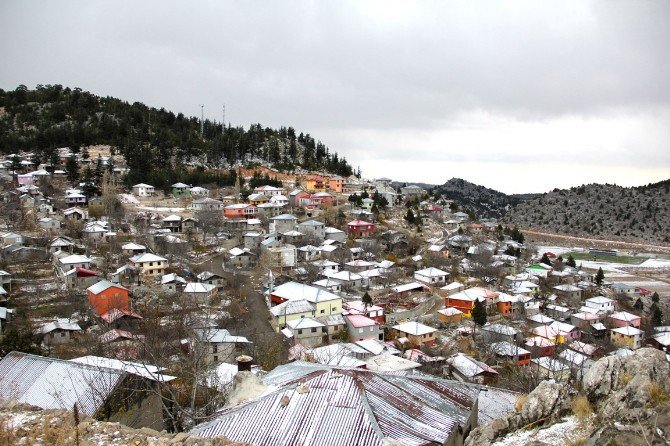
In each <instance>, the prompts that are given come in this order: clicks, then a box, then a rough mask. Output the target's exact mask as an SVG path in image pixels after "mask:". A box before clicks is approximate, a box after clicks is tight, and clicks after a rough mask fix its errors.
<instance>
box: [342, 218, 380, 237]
mask: <svg viewBox="0 0 670 446" xmlns="http://www.w3.org/2000/svg"><path fill="white" fill-rule="evenodd" d="M347 229H348V232H349V237H351V238H366V237H371V236H372V235H373V234H374V232H375V225H374V223H370V222H367V221H364V220H353V221H350V222H349V223H347Z"/></svg>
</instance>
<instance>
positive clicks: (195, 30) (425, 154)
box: [0, 0, 670, 192]
mask: <svg viewBox="0 0 670 446" xmlns="http://www.w3.org/2000/svg"><path fill="white" fill-rule="evenodd" d="M669 19H670V2H668V1H665V0H659V1H651V2H648V1H632V0H631V1H625V2H624V1H615V0H605V1H595V2H594V1H584V0H579V1H574V2H570V1H559V2H557V1H546V2H540V1H528V2H522V1H510V2H502V1H491V2H485V1H475V2H473V1H463V2H456V1H452V2H444V1H435V2H410V1H398V2H396V1H389V0H384V1H380V2H366V1H361V0H357V1H351V2H344V1H337V2H331V1H313V2H308V1H282V2H276V1H270V0H267V1H263V2H253V1H239V2H222V1H202V2H191V1H188V2H187V1H182V2H172V1H166V0H159V1H153V2H152V1H141V2H138V1H118V0H115V1H107V2H102V1H91V0H86V1H80V2H74V1H63V0H60V1H57V2H43V1H39V2H37V1H36V2H33V1H26V0H17V1H9V0H3V1H1V2H0V41H1V42H2V43H0V88H4V89H13V88H16V86H17V85H19V84H25V85H27V86H28V87H30V88H34V87H35V85H37V84H54V83H59V84H63V85H64V86H70V87H80V88H82V89H84V90H89V91H91V92H93V93H96V94H100V95H112V96H116V97H119V98H122V99H125V100H128V101H130V102H133V101H142V102H144V103H146V104H148V105H152V106H157V107H161V106H164V107H166V108H168V109H171V110H173V111H175V112H184V113H185V114H189V115H199V113H200V107H199V106H198V104H205V114H206V115H207V117H209V118H212V119H216V120H219V121H220V120H221V105H222V104H223V103H225V104H226V118H227V121H230V122H231V123H232V124H233V125H244V126H248V125H249V124H250V123H255V122H260V123H261V124H263V125H267V126H271V127H278V126H281V125H286V126H289V125H290V126H293V127H294V128H295V129H296V130H297V131H303V132H309V133H310V134H312V135H313V136H314V137H315V138H317V139H320V140H322V141H323V142H324V143H325V144H326V145H328V146H329V147H330V148H331V150H334V151H337V152H338V153H340V154H341V155H345V156H346V157H347V159H348V160H349V161H350V162H351V164H352V165H354V166H360V167H361V169H362V171H363V175H364V176H365V177H370V178H374V177H381V176H388V177H392V178H394V179H398V180H406V181H421V182H429V183H434V184H441V183H444V182H445V181H446V180H448V179H449V178H452V177H461V178H464V179H467V180H470V181H473V182H475V183H478V184H483V185H485V186H489V187H493V188H496V189H498V190H501V191H504V192H542V191H548V190H550V189H553V188H554V187H568V186H575V185H579V184H582V183H590V182H609V183H617V184H621V185H639V184H645V183H648V182H652V181H659V180H663V179H668V178H670V26H668V20H669Z"/></svg>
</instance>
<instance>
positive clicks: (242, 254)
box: [225, 248, 257, 268]
mask: <svg viewBox="0 0 670 446" xmlns="http://www.w3.org/2000/svg"><path fill="white" fill-rule="evenodd" d="M256 261H257V256H256V255H255V254H254V253H252V252H251V251H250V250H248V249H246V248H245V249H240V248H232V249H229V250H228V255H227V257H226V260H225V266H226V268H250V267H253V266H254V265H256Z"/></svg>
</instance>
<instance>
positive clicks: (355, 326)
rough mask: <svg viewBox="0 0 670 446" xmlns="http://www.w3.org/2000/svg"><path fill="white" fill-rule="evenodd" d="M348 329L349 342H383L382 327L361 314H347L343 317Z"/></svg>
mask: <svg viewBox="0 0 670 446" xmlns="http://www.w3.org/2000/svg"><path fill="white" fill-rule="evenodd" d="M344 320H345V322H346V323H347V328H348V329H349V339H350V340H351V342H358V341H365V340H368V339H375V340H378V341H383V340H384V332H383V330H382V327H381V326H380V325H379V324H378V323H377V322H376V321H375V320H374V319H370V318H369V317H367V316H363V315H362V314H349V315H347V316H344Z"/></svg>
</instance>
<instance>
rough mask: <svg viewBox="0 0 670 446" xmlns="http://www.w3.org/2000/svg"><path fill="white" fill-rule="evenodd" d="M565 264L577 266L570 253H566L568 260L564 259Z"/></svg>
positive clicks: (572, 266)
mask: <svg viewBox="0 0 670 446" xmlns="http://www.w3.org/2000/svg"><path fill="white" fill-rule="evenodd" d="M565 264H566V265H568V266H569V267H571V268H576V267H577V262H575V258H574V257H572V254H570V255H568V260H566V261H565Z"/></svg>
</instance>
